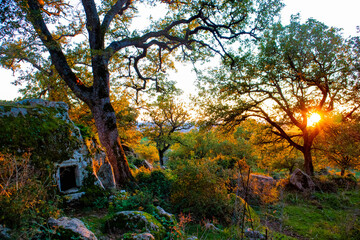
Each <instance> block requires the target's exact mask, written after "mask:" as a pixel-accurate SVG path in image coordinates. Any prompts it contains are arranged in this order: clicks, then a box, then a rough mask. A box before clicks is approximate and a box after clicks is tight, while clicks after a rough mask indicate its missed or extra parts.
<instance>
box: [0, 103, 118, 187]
mask: <svg viewBox="0 0 360 240" xmlns="http://www.w3.org/2000/svg"><path fill="white" fill-rule="evenodd" d="M0 105H1V106H0V136H2V138H0V151H1V150H2V148H3V146H6V148H7V149H8V150H10V151H12V152H15V151H16V152H18V153H19V155H22V154H23V153H27V152H28V151H29V149H31V156H30V162H31V164H32V165H34V166H35V167H36V168H37V169H38V170H39V171H50V170H49V169H54V170H53V172H51V173H50V172H46V174H51V175H53V176H54V178H55V179H56V182H57V185H58V188H59V190H60V192H62V193H64V194H70V193H76V192H79V190H80V188H81V187H82V186H83V183H84V179H86V178H87V177H88V176H89V175H90V174H93V172H92V171H91V169H92V159H91V157H90V155H91V154H90V152H89V149H88V147H87V146H86V144H85V142H84V139H83V137H82V135H81V131H80V129H79V128H78V127H77V126H76V125H75V124H74V122H73V121H72V120H71V119H70V117H69V114H68V106H67V104H66V103H64V102H51V101H46V100H42V99H26V100H23V101H20V102H1V103H0ZM48 163H53V166H51V167H49V166H48ZM89 170H90V171H89ZM46 174H44V175H46ZM111 175H112V173H111Z"/></svg>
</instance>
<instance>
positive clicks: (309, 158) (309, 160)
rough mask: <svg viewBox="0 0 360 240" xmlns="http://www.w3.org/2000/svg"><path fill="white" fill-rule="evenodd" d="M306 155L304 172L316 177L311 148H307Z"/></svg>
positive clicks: (304, 153)
mask: <svg viewBox="0 0 360 240" xmlns="http://www.w3.org/2000/svg"><path fill="white" fill-rule="evenodd" d="M303 155H304V170H305V173H306V174H308V175H309V176H314V166H313V163H312V156H311V147H305V148H304V151H303Z"/></svg>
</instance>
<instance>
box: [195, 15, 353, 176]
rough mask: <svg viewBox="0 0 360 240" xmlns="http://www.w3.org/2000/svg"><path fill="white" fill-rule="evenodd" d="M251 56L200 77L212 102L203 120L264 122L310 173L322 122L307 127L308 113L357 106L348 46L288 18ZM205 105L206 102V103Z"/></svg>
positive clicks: (317, 26)
mask: <svg viewBox="0 0 360 240" xmlns="http://www.w3.org/2000/svg"><path fill="white" fill-rule="evenodd" d="M253 52H256V53H255V54H251V53H247V54H244V55H242V56H241V55H240V54H239V55H238V56H237V57H236V63H235V64H234V63H230V62H224V64H223V66H222V67H221V68H219V69H215V70H214V71H213V72H212V73H211V74H212V76H215V77H214V78H212V77H203V78H202V83H207V84H208V85H207V87H203V90H204V92H205V93H206V94H209V95H210V96H211V97H215V98H216V101H213V104H210V105H209V106H208V107H206V106H205V109H206V112H207V114H208V116H209V121H212V122H217V123H219V124H222V125H224V126H228V127H231V126H233V125H234V124H238V123H239V122H241V121H243V120H244V119H246V118H248V117H255V118H258V119H260V120H262V121H266V122H268V123H269V124H270V125H271V126H272V132H273V133H274V134H275V135H277V136H278V137H279V138H281V139H284V140H286V141H287V143H288V144H289V146H291V147H293V148H296V149H298V150H299V151H301V153H302V154H303V156H304V169H305V171H306V173H308V174H311V175H312V174H313V172H314V168H313V163H312V155H311V149H312V145H313V142H314V139H315V138H316V136H317V135H318V134H319V133H320V131H321V126H322V123H321V122H322V120H320V122H318V123H316V124H313V125H311V124H310V123H309V118H310V116H311V115H312V114H313V113H317V114H319V115H320V116H324V115H326V114H328V113H329V112H331V111H333V110H334V109H336V108H339V107H340V106H341V109H342V110H344V112H343V115H344V116H345V117H349V116H350V115H352V114H353V113H354V112H355V111H357V110H358V108H359V106H360V105H359V91H358V89H359V83H358V78H357V76H356V74H355V71H354V66H352V62H355V61H353V58H352V57H353V56H354V55H353V54H352V53H351V45H350V44H348V42H347V41H346V40H344V39H343V38H342V36H341V34H340V30H338V29H335V28H329V27H327V26H325V25H324V24H322V23H320V22H318V21H316V20H314V19H308V20H307V21H306V22H305V23H304V24H301V23H300V19H299V16H293V17H292V19H291V22H290V24H289V25H288V26H282V25H281V24H280V23H279V24H276V25H274V26H273V27H272V29H271V30H270V31H267V32H266V33H265V34H264V37H263V39H262V41H260V42H259V45H258V51H253ZM206 101H207V102H209V100H208V99H206Z"/></svg>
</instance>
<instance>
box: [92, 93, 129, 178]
mask: <svg viewBox="0 0 360 240" xmlns="http://www.w3.org/2000/svg"><path fill="white" fill-rule="evenodd" d="M96 102H97V101H96ZM98 102H99V103H96V104H95V105H93V106H92V107H91V112H92V114H93V117H94V120H95V125H96V128H97V130H98V134H99V140H100V142H101V144H102V145H103V146H104V147H105V149H106V156H107V158H108V160H109V162H110V164H111V166H112V168H113V172H114V177H115V182H116V184H117V185H121V184H124V183H127V182H128V181H129V180H132V179H133V177H132V175H131V172H130V168H129V164H128V162H127V159H126V156H125V152H124V150H123V148H122V146H121V143H120V138H119V133H118V130H117V127H116V116H115V112H114V110H113V108H112V106H111V104H110V98H103V99H100V100H99V101H98Z"/></svg>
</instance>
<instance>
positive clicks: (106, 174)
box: [96, 162, 116, 189]
mask: <svg viewBox="0 0 360 240" xmlns="http://www.w3.org/2000/svg"><path fill="white" fill-rule="evenodd" d="M96 175H97V177H98V179H99V181H100V182H101V184H102V186H103V187H104V188H105V189H112V188H115V187H116V184H115V179H114V175H113V170H112V167H111V165H110V163H109V162H105V163H103V164H102V165H101V166H100V168H99V171H98V172H97V174H96Z"/></svg>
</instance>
